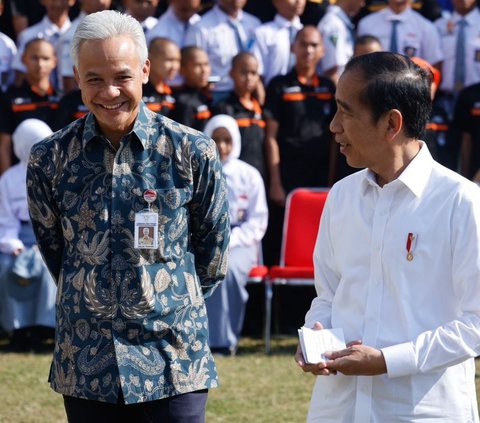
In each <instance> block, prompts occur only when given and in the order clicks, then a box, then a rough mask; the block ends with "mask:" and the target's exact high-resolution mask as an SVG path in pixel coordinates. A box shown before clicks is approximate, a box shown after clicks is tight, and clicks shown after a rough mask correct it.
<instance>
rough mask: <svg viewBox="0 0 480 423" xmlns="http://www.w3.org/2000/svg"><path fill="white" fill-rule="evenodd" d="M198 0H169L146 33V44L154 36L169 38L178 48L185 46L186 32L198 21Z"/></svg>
mask: <svg viewBox="0 0 480 423" xmlns="http://www.w3.org/2000/svg"><path fill="white" fill-rule="evenodd" d="M200 3H201V1H200V0H170V3H169V6H168V9H167V10H166V11H165V13H164V14H163V15H162V16H160V17H159V18H158V21H157V24H156V25H155V26H154V27H153V28H152V29H150V30H149V31H148V32H147V33H146V36H147V44H150V41H152V40H153V39H154V38H169V39H171V40H172V41H173V42H174V43H175V44H176V45H177V46H179V47H180V48H182V47H185V46H186V44H185V41H186V37H187V33H188V31H189V29H190V28H191V27H192V25H194V24H196V23H197V22H198V21H200V15H199V14H198V13H197V12H198V11H199V10H200Z"/></svg>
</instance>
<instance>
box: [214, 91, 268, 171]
mask: <svg viewBox="0 0 480 423" xmlns="http://www.w3.org/2000/svg"><path fill="white" fill-rule="evenodd" d="M221 113H225V114H227V115H230V116H232V117H233V118H234V119H235V120H236V121H237V125H238V127H239V129H240V135H241V152H240V157H239V158H240V160H243V161H244V162H247V163H248V164H250V165H252V166H253V167H254V168H255V169H257V170H258V171H259V172H260V174H261V175H262V177H266V169H265V119H264V117H263V110H262V108H261V106H260V104H259V103H258V101H257V100H255V99H253V109H252V110H250V109H247V108H246V107H245V106H244V105H243V104H242V103H241V102H240V100H239V98H238V96H237V95H236V94H235V92H233V91H232V92H231V93H230V95H229V96H228V97H227V98H226V99H224V100H222V101H220V102H219V103H217V104H216V105H215V106H214V108H213V114H214V115H217V114H221Z"/></svg>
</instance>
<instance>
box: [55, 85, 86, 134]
mask: <svg viewBox="0 0 480 423" xmlns="http://www.w3.org/2000/svg"><path fill="white" fill-rule="evenodd" d="M87 113H88V108H87V106H85V104H83V100H82V94H81V92H80V90H74V91H72V92H69V93H67V94H65V95H64V96H63V97H62V98H61V99H60V104H59V106H58V111H57V118H56V120H55V127H54V128H53V129H55V130H57V129H61V128H63V127H65V126H67V125H68V124H69V123H71V122H73V121H74V120H77V119H80V118H81V117H83V116H85V115H86V114H87Z"/></svg>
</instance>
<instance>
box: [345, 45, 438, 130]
mask: <svg viewBox="0 0 480 423" xmlns="http://www.w3.org/2000/svg"><path fill="white" fill-rule="evenodd" d="M345 72H360V73H361V75H362V77H363V80H364V82H365V84H364V86H363V91H362V93H361V95H360V101H361V102H362V103H363V104H365V105H366V106H368V108H369V109H370V110H371V112H372V116H373V120H374V122H378V120H379V119H380V117H381V116H382V115H383V114H384V113H386V112H388V111H389V110H392V109H397V110H399V111H400V113H401V114H402V116H403V122H404V125H403V130H404V133H405V135H406V136H407V137H410V138H416V139H419V138H421V137H422V135H423V133H424V131H425V127H426V125H427V122H428V119H429V118H430V113H431V109H432V99H431V96H430V84H431V75H429V73H428V72H427V71H426V70H424V69H422V68H420V67H419V66H417V65H416V64H415V63H413V62H412V61H411V60H410V59H409V58H408V57H407V56H403V55H401V54H396V53H391V52H386V51H381V52H376V53H370V54H365V55H362V56H358V57H354V58H353V59H351V60H350V61H349V62H348V63H347V65H346V67H345Z"/></svg>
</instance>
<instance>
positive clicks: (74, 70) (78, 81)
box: [73, 66, 80, 86]
mask: <svg viewBox="0 0 480 423" xmlns="http://www.w3.org/2000/svg"><path fill="white" fill-rule="evenodd" d="M73 76H74V78H75V82H76V83H77V85H78V86H80V75H79V74H78V69H77V67H76V66H74V67H73Z"/></svg>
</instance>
